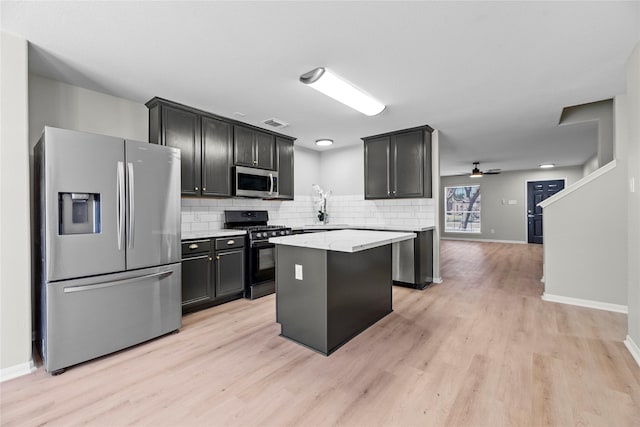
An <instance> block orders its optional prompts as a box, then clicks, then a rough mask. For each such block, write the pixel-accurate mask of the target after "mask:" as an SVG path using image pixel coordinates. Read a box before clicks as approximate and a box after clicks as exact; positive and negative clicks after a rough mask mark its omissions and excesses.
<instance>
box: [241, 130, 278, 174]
mask: <svg viewBox="0 0 640 427" xmlns="http://www.w3.org/2000/svg"><path fill="white" fill-rule="evenodd" d="M233 133H234V149H233V153H234V155H233V160H234V164H235V165H237V166H251V167H256V168H261V169H272V170H275V161H274V156H275V138H274V136H273V135H271V134H269V133H266V132H260V131H258V130H255V129H250V128H247V127H244V126H234V127H233Z"/></svg>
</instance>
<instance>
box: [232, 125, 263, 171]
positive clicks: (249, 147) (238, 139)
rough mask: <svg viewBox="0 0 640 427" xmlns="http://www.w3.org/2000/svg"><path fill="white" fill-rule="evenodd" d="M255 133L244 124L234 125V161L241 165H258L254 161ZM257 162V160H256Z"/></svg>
mask: <svg viewBox="0 0 640 427" xmlns="http://www.w3.org/2000/svg"><path fill="white" fill-rule="evenodd" d="M253 140H254V133H253V131H252V130H251V129H248V128H246V127H243V126H234V127H233V163H234V164H236V165H240V166H256V165H255V163H254V160H255V159H254V144H253ZM256 163H257V162H256Z"/></svg>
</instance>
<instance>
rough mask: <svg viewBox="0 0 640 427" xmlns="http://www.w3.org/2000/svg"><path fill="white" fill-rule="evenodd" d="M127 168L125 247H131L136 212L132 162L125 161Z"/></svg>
mask: <svg viewBox="0 0 640 427" xmlns="http://www.w3.org/2000/svg"><path fill="white" fill-rule="evenodd" d="M127 169H128V172H129V233H128V235H127V247H128V248H133V233H134V231H135V222H136V214H135V203H134V200H135V196H134V188H135V183H134V180H133V163H131V162H129V163H127Z"/></svg>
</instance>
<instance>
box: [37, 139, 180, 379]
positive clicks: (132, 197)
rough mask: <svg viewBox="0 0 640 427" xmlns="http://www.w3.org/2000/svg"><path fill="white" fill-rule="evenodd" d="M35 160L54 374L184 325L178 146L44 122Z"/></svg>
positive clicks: (46, 337) (43, 324) (43, 293)
mask: <svg viewBox="0 0 640 427" xmlns="http://www.w3.org/2000/svg"><path fill="white" fill-rule="evenodd" d="M34 164H35V184H36V185H35V188H36V198H37V203H38V204H39V216H38V218H37V220H36V224H37V235H36V236H37V237H36V239H37V241H36V246H37V247H38V248H40V252H39V255H40V257H39V258H40V259H39V260H38V261H39V266H38V270H37V271H38V283H39V286H40V292H39V307H40V313H39V314H40V321H39V323H40V344H41V350H42V357H43V362H44V366H45V369H46V370H47V372H51V373H54V374H55V373H60V372H62V371H64V369H65V368H67V367H69V366H72V365H75V364H77V363H80V362H84V361H86V360H90V359H93V358H96V357H100V356H103V355H105V354H109V353H112V352H114V351H117V350H120V349H123V348H126V347H129V346H132V345H135V344H138V343H141V342H143V341H146V340H149V339H151V338H155V337H158V336H160V335H163V334H166V333H169V332H172V331H175V330H177V329H178V328H180V326H181V302H180V301H181V285H180V282H181V269H180V253H181V252H180V151H179V150H177V149H174V148H169V147H164V146H160V145H155V144H148V143H144V142H138V141H128V140H124V139H119V138H114V137H111V136H104V135H96V134H91V133H85V132H76V131H70V130H65V129H58V128H53V127H45V129H44V131H43V134H42V137H41V139H40V141H39V142H38V144H37V145H36V147H35V150H34Z"/></svg>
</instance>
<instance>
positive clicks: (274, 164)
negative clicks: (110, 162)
mask: <svg viewBox="0 0 640 427" xmlns="http://www.w3.org/2000/svg"><path fill="white" fill-rule="evenodd" d="M146 106H147V108H148V109H149V142H151V143H154V144H161V145H168V146H170V147H176V148H179V149H180V152H181V162H182V194H184V195H192V196H215V197H230V196H232V195H233V188H232V178H231V177H232V173H231V172H232V171H231V168H232V167H233V165H234V164H236V165H242V166H251V167H257V168H261V169H270V170H278V168H279V167H280V166H282V168H283V169H285V170H284V171H283V174H284V181H285V182H284V183H283V184H284V190H285V193H284V197H283V198H291V199H293V141H294V140H295V138H291V137H288V136H286V135H282V134H278V133H274V132H269V131H263V130H261V129H259V128H256V127H253V126H251V125H248V124H245V123H242V122H238V121H236V120H233V119H228V118H225V117H220V116H217V115H215V114H211V113H208V112H206V111H201V110H198V109H195V108H192V107H188V106H186V105H182V104H178V103H176V102H172V101H168V100H166V99H162V98H157V97H156V98H153V99H151V100H150V101H149V102H147V103H146ZM276 137H277V138H282V139H283V140H286V141H289V142H290V143H291V153H289V152H287V151H286V150H285V152H283V156H285V158H286V157H287V156H289V158H290V159H291V161H290V162H289V161H288V160H287V159H286V160H283V161H282V162H279V158H278V156H280V154H279V153H278V152H277V151H276ZM289 177H290V180H289ZM289 181H290V182H289Z"/></svg>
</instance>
